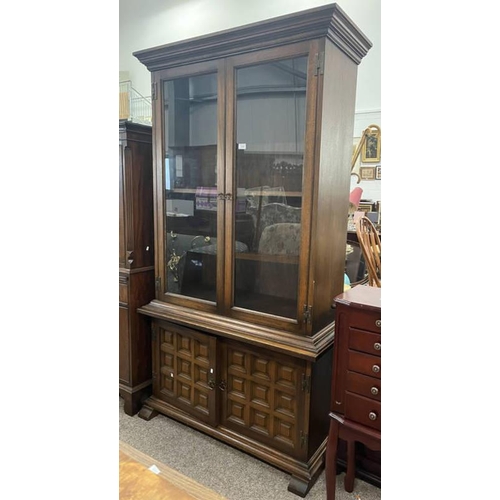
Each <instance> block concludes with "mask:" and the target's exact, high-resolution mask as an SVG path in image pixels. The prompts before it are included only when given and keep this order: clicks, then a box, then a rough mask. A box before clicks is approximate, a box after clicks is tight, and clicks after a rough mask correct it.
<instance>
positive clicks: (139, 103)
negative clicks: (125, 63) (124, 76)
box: [120, 80, 152, 125]
mask: <svg viewBox="0 0 500 500" xmlns="http://www.w3.org/2000/svg"><path fill="white" fill-rule="evenodd" d="M151 116H152V111H151V97H144V96H143V95H142V94H140V93H139V92H137V90H135V89H134V87H132V82H131V81H130V80H125V81H122V82H120V120H129V121H131V122H134V123H142V124H143V125H151V124H152V119H151Z"/></svg>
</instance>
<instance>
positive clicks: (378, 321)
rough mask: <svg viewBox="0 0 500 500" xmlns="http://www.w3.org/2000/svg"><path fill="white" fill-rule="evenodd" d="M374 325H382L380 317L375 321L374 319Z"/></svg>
mask: <svg viewBox="0 0 500 500" xmlns="http://www.w3.org/2000/svg"><path fill="white" fill-rule="evenodd" d="M375 326H378V327H379V328H380V327H381V326H382V321H381V320H380V319H377V321H375Z"/></svg>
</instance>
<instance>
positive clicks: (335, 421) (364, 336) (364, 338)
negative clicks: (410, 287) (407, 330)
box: [326, 286, 382, 500]
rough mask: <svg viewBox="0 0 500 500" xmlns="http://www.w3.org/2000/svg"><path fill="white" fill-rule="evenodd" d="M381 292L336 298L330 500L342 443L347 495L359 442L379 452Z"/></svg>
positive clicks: (360, 290)
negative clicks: (344, 446)
mask: <svg viewBox="0 0 500 500" xmlns="http://www.w3.org/2000/svg"><path fill="white" fill-rule="evenodd" d="M380 295H381V289H380V288H376V287H369V286H356V287H354V288H352V289H351V290H348V291H347V292H345V293H343V294H341V295H339V296H338V297H336V298H335V300H334V306H335V308H336V313H335V344H334V364H333V377H332V388H331V404H330V432H329V436H328V444H327V455H326V480H327V498H329V499H332V500H333V499H334V498H335V476H336V462H337V447H338V440H339V439H343V440H345V441H346V442H347V472H346V478H345V482H344V484H345V489H346V491H349V492H350V491H352V490H353V486H354V475H355V465H356V464H355V447H354V444H355V442H361V443H363V444H364V445H365V446H367V447H368V448H369V449H371V450H380V443H381V434H380V430H381V425H380V424H381V409H382V408H381V394H382V393H381V391H382V383H381V382H382V357H381V352H382V342H381V340H382V332H381V305H380Z"/></svg>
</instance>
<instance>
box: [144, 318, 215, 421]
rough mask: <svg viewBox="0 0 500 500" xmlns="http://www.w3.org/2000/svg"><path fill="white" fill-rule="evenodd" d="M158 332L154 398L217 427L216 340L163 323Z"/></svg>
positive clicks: (159, 324)
mask: <svg viewBox="0 0 500 500" xmlns="http://www.w3.org/2000/svg"><path fill="white" fill-rule="evenodd" d="M154 329H155V330H156V336H155V338H156V341H155V342H156V347H155V348H154V352H155V353H157V354H156V359H155V367H154V374H153V377H154V386H153V387H154V388H153V390H154V394H155V395H156V397H158V398H159V399H161V400H163V401H165V402H167V403H171V404H173V405H175V406H176V407H178V408H180V409H182V410H184V411H186V412H188V413H190V414H192V415H194V416H196V417H197V418H198V419H200V420H203V421H204V422H207V423H209V424H211V425H215V424H216V418H217V416H216V391H215V390H214V389H215V367H216V350H217V349H216V338H215V337H213V336H212V335H206V334H203V333H200V332H195V331H193V330H190V329H187V328H183V327H181V326H178V325H172V324H170V323H166V322H163V321H162V322H158V323H155V325H154Z"/></svg>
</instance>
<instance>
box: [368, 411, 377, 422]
mask: <svg viewBox="0 0 500 500" xmlns="http://www.w3.org/2000/svg"><path fill="white" fill-rule="evenodd" d="M368 418H369V419H370V420H377V414H376V413H375V412H374V411H371V412H370V413H368Z"/></svg>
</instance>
